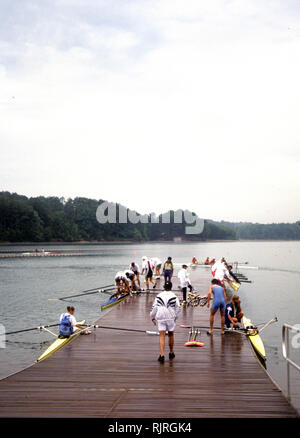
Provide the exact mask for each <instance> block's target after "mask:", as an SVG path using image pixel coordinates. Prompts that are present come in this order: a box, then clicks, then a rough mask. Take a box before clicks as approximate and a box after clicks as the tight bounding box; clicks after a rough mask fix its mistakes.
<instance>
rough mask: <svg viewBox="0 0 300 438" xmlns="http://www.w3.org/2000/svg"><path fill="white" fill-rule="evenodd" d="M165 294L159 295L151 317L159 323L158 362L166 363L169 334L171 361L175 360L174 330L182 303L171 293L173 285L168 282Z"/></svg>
mask: <svg viewBox="0 0 300 438" xmlns="http://www.w3.org/2000/svg"><path fill="white" fill-rule="evenodd" d="M164 289H165V290H164V292H161V293H160V294H158V295H157V297H156V298H155V300H154V303H153V306H152V310H151V312H150V317H151V318H152V321H153V322H154V323H155V321H157V324H158V331H159V350H160V356H159V358H158V361H159V362H161V363H164V361H165V337H166V332H168V339H169V350H170V352H169V359H174V357H175V353H174V330H175V322H176V319H177V318H178V315H179V312H180V303H179V299H178V298H177V296H176V295H175V294H174V293H173V292H172V291H171V289H172V283H171V282H170V281H167V282H166V283H165V285H164Z"/></svg>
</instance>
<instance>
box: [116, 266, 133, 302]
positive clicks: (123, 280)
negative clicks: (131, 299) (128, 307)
mask: <svg viewBox="0 0 300 438" xmlns="http://www.w3.org/2000/svg"><path fill="white" fill-rule="evenodd" d="M115 283H116V286H117V289H118V292H129V293H130V296H131V295H132V292H131V287H130V285H129V281H128V278H127V277H126V275H125V273H124V272H123V271H119V272H117V273H116V276H115Z"/></svg>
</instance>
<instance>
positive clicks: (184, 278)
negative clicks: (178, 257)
mask: <svg viewBox="0 0 300 438" xmlns="http://www.w3.org/2000/svg"><path fill="white" fill-rule="evenodd" d="M177 277H178V278H179V282H180V287H181V290H182V295H183V301H182V304H183V305H185V304H186V293H187V288H189V289H190V292H192V290H193V286H192V285H191V281H190V279H189V274H188V271H187V265H182V269H180V270H179V271H178V274H177Z"/></svg>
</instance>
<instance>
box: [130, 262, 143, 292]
mask: <svg viewBox="0 0 300 438" xmlns="http://www.w3.org/2000/svg"><path fill="white" fill-rule="evenodd" d="M129 269H130V270H131V271H133V272H134V275H135V277H136V281H137V282H138V285H139V290H141V282H140V267H139V265H138V264H137V263H135V262H131V265H130V266H129Z"/></svg>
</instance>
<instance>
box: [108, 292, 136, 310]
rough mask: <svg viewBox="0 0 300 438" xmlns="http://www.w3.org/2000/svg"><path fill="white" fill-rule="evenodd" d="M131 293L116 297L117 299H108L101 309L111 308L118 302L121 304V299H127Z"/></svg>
mask: <svg viewBox="0 0 300 438" xmlns="http://www.w3.org/2000/svg"><path fill="white" fill-rule="evenodd" d="M128 295H129V293H127V294H126V295H123V296H122V297H121V298H118V299H115V300H111V299H110V300H108V301H107V302H106V303H105V304H103V306H101V310H105V309H109V308H110V307H113V306H115V305H116V304H119V303H120V302H121V301H123V300H125V298H127V297H128Z"/></svg>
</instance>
